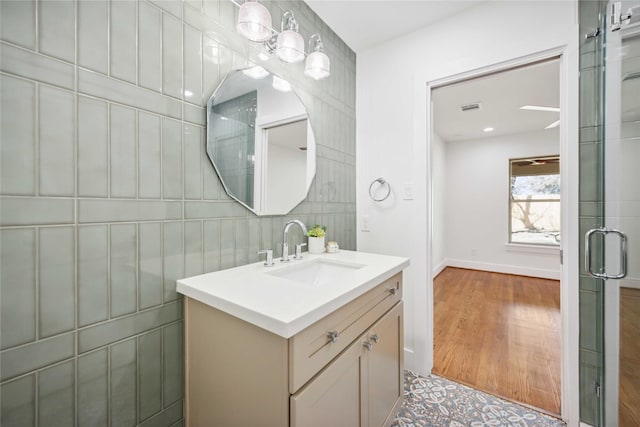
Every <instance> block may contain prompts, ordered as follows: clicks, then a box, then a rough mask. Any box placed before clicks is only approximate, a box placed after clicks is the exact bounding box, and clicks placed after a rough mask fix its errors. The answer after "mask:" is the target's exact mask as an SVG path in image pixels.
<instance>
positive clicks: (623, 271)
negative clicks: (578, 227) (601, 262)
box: [584, 227, 627, 280]
mask: <svg viewBox="0 0 640 427" xmlns="http://www.w3.org/2000/svg"><path fill="white" fill-rule="evenodd" d="M595 234H602V235H603V236H604V237H606V236H607V235H608V234H615V235H617V236H618V237H619V238H620V271H619V272H618V274H607V273H606V272H602V273H596V272H594V271H593V268H592V267H593V266H592V265H591V237H592V236H593V235H595ZM604 247H605V246H604V245H602V248H603V249H602V250H603V251H604ZM584 269H585V270H586V271H587V273H589V274H590V275H591V276H593V277H597V278H599V279H605V280H606V279H622V278H624V277H626V276H627V235H626V234H624V233H623V232H622V231H620V230H615V229H613V228H607V227H600V228H592V229H591V230H589V231H587V233H586V234H585V235H584Z"/></svg>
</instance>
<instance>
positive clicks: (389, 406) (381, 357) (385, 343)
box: [290, 303, 403, 427]
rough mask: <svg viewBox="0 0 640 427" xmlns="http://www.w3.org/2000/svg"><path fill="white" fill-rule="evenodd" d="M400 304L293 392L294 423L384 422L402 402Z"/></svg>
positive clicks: (306, 426)
mask: <svg viewBox="0 0 640 427" xmlns="http://www.w3.org/2000/svg"><path fill="white" fill-rule="evenodd" d="M402 321H403V317H402V303H398V304H396V305H395V306H394V307H393V308H392V309H391V310H390V311H388V312H387V313H386V314H385V315H384V316H382V318H381V319H379V320H378V321H377V322H376V323H375V324H374V325H373V326H372V327H371V329H369V330H368V331H367V332H365V333H364V334H362V335H361V336H360V337H358V338H357V339H356V340H355V341H354V342H353V343H352V344H351V345H350V346H349V347H348V348H347V349H346V350H345V351H344V353H342V354H341V355H340V356H339V357H338V358H337V359H336V360H334V361H333V362H331V363H330V364H329V365H328V366H327V367H326V368H325V369H324V370H323V371H322V372H321V373H320V374H318V376H316V377H315V378H313V379H312V380H311V381H309V383H308V384H307V385H305V386H304V387H303V388H302V389H301V390H300V391H298V392H297V393H296V394H294V395H292V396H291V420H290V425H291V426H292V427H326V426H334V427H339V426H344V427H353V426H376V427H378V426H387V425H389V424H391V422H392V421H393V419H394V418H395V415H396V414H397V412H398V410H399V409H400V405H401V404H402V389H403V383H402V381H403V376H402V371H403V363H402V361H403V359H402V354H401V353H402V351H403V345H402Z"/></svg>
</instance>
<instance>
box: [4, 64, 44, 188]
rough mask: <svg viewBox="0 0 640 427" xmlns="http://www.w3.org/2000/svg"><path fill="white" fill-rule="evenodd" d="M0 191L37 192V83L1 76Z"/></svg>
mask: <svg viewBox="0 0 640 427" xmlns="http://www.w3.org/2000/svg"><path fill="white" fill-rule="evenodd" d="M0 87H2V99H1V101H0V102H1V105H0V109H1V111H2V114H1V115H0V116H1V120H2V127H1V128H0V162H2V163H1V166H0V182H1V183H0V191H1V192H2V194H7V195H35V193H36V164H35V163H36V129H35V126H34V125H33V124H34V123H35V122H36V84H35V83H33V82H30V81H28V80H22V79H16V78H13V77H10V76H7V75H0Z"/></svg>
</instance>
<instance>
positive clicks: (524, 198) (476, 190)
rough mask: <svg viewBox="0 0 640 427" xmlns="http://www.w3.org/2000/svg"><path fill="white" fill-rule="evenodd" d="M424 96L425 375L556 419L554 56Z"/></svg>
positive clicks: (558, 236) (558, 242)
mask: <svg viewBox="0 0 640 427" xmlns="http://www.w3.org/2000/svg"><path fill="white" fill-rule="evenodd" d="M430 95H431V101H432V104H431V111H432V122H431V123H432V126H431V129H432V135H431V145H430V159H431V206H432V209H431V211H432V215H431V222H432V223H431V252H430V253H431V263H430V264H431V265H432V267H433V270H432V271H431V272H430V273H431V278H432V286H433V298H434V335H433V336H434V364H433V373H435V374H437V375H441V376H444V377H446V378H448V379H452V380H454V381H458V382H461V383H465V384H467V385H471V386H473V387H475V388H479V389H480V390H482V391H487V392H489V393H492V394H496V395H499V396H501V397H504V398H507V399H510V400H514V401H517V402H518V403H524V404H525V405H529V406H532V407H535V408H537V409H541V410H543V411H544V412H548V413H551V414H554V415H556V416H559V415H560V414H561V395H562V392H561V390H562V387H561V386H562V384H561V378H562V375H561V373H562V351H561V349H562V342H563V341H562V327H561V325H562V316H561V312H560V294H561V268H562V267H561V255H560V254H561V246H562V235H563V231H562V229H561V213H560V207H561V206H562V195H561V187H560V183H561V179H560V178H561V176H562V171H561V170H560V164H561V159H560V153H561V151H562V150H561V142H560V139H561V137H560V126H561V122H560V116H561V110H560V107H561V106H560V59H559V57H558V56H554V57H548V58H544V59H543V60H537V61H533V62H529V63H526V64H520V65H517V66H512V67H510V68H507V69H502V70H500V71H493V72H490V73H483V74H481V75H476V76H471V77H466V78H464V79H462V78H461V79H457V80H453V81H448V82H446V83H442V84H440V85H432V86H431V93H430Z"/></svg>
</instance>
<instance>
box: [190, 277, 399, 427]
mask: <svg viewBox="0 0 640 427" xmlns="http://www.w3.org/2000/svg"><path fill="white" fill-rule="evenodd" d="M402 307H403V306H402V272H400V273H397V274H395V275H394V276H392V277H391V278H389V279H386V280H384V281H382V282H381V283H378V284H377V285H376V286H374V287H372V288H371V289H370V290H369V291H367V292H366V293H364V294H362V295H360V296H358V297H356V298H354V299H353V300H351V301H349V302H347V303H346V304H344V305H342V306H341V307H339V308H337V309H336V310H334V311H333V312H331V313H329V314H328V315H326V316H324V317H322V318H321V319H320V320H318V321H316V322H314V323H313V324H311V325H309V326H308V327H306V328H305V329H303V330H301V331H299V332H297V333H296V334H295V335H293V336H291V337H289V338H284V337H282V336H280V335H277V334H274V333H272V332H269V331H268V330H266V329H264V328H261V327H259V326H255V325H253V324H251V323H249V322H246V321H244V320H241V319H239V318H238V317H235V316H232V315H229V314H227V313H225V312H224V311H223V310H220V309H217V308H213V307H211V306H209V305H207V304H204V303H202V302H199V301H197V300H195V299H193V298H189V297H185V380H186V396H185V397H186V399H185V418H186V424H187V426H191V427H196V426H197V427H200V426H207V427H215V426H221V427H231V426H242V427H252V426H255V427H264V426H278V427H286V426H291V427H312V426H318V427H320V426H322V427H327V426H331V427H338V426H345V427H358V426H361V427H368V426H372V427H373V426H375V427H382V426H388V425H389V424H390V423H391V422H392V421H393V419H394V418H395V415H396V413H397V411H398V410H399V408H400V405H401V404H402V390H403V386H402V384H403V369H404V362H403V353H404V348H403V347H404V346H403V315H402Z"/></svg>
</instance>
